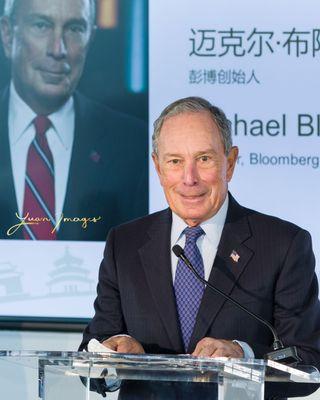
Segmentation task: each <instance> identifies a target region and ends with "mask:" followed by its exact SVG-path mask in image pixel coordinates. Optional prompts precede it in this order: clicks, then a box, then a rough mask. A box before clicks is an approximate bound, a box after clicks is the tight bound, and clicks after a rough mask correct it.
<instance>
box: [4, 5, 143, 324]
mask: <svg viewBox="0 0 320 400" xmlns="http://www.w3.org/2000/svg"><path fill="white" fill-rule="evenodd" d="M95 4H96V7H95V8H94V5H95ZM0 13H1V15H4V17H3V19H2V23H1V38H2V46H0V48H1V50H0V70H1V73H0V153H1V154H0V192H1V195H0V319H2V320H4V321H8V320H28V321H30V319H31V320H32V321H43V319H50V321H52V320H53V321H66V322H72V321H79V320H82V319H87V318H90V317H91V316H92V314H93V301H94V298H95V295H96V285H97V280H98V269H99V264H100V262H101V260H102V257H103V249H104V243H105V240H106V236H107V233H108V231H109V229H110V228H111V227H112V226H114V225H118V224H120V223H124V222H126V221H128V220H131V219H133V218H137V217H140V216H142V215H145V214H147V213H148V124H147V122H148V87H147V84H148V81H147V80H148V75H147V73H148V60H147V39H148V36H147V24H148V19H147V2H146V1H144V0H141V1H131V0H121V1H120V0H107V1H106V0H98V1H96V2H95V1H93V0H87V1H79V0H70V1H69V0H68V1H65V0H43V1H41V2H39V1H37V2H35V1H33V0H24V1H22V2H20V1H19V2H18V1H16V2H15V1H4V0H1V1H0Z"/></svg>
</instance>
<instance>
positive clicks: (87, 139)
mask: <svg viewBox="0 0 320 400" xmlns="http://www.w3.org/2000/svg"><path fill="white" fill-rule="evenodd" d="M8 94H9V90H8V89H5V90H4V91H3V92H2V93H1V95H0V146H1V147H0V191H1V193H2V194H1V198H0V210H1V214H0V220H1V222H0V238H1V239H22V237H23V236H22V230H21V229H20V230H19V231H18V232H17V233H16V234H14V235H12V236H7V230H8V228H9V227H10V226H12V225H14V224H17V223H18V222H19V221H18V220H17V217H16V216H15V213H16V212H18V207H17V200H16V195H15V190H14V181H13V174H12V166H11V160H10V149H9V139H8ZM74 107H75V131H74V143H73V149H72V156H71V163H70V169H69V175H68V182H67V190H66V196H65V201H64V206H63V214H64V216H65V217H67V218H73V217H79V218H80V217H87V218H89V217H101V220H100V221H98V222H97V223H89V224H88V227H87V228H86V229H84V228H83V227H82V226H81V223H72V222H66V223H61V225H60V229H59V231H58V234H57V239H62V240H95V241H104V240H105V238H106V235H107V232H108V230H109V229H110V228H111V227H112V226H115V225H118V224H119V223H123V222H125V221H128V220H131V219H133V218H137V217H139V216H142V215H145V214H146V213H147V211H148V172H147V171H148V165H147V162H148V161H147V147H148V136H147V125H146V124H145V123H144V122H142V121H140V120H138V119H137V118H134V117H131V116H128V115H125V114H122V113H119V112H116V111H113V110H111V109H109V108H107V107H105V106H102V105H100V104H97V103H95V102H93V101H91V100H89V99H88V98H86V97H84V96H83V95H81V94H79V93H76V94H75V95H74Z"/></svg>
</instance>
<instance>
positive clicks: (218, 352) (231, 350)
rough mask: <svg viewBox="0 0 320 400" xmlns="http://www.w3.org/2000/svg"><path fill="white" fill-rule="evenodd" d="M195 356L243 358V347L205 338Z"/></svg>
mask: <svg viewBox="0 0 320 400" xmlns="http://www.w3.org/2000/svg"><path fill="white" fill-rule="evenodd" d="M192 355H193V356H197V357H231V358H243V356H244V354H243V350H242V347H241V346H240V345H239V344H238V343H234V342H232V341H231V340H224V339H213V338H210V337H205V338H203V339H201V340H200V341H199V342H198V344H197V346H196V348H195V350H194V352H193V353H192Z"/></svg>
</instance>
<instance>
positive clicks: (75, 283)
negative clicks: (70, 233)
mask: <svg viewBox="0 0 320 400" xmlns="http://www.w3.org/2000/svg"><path fill="white" fill-rule="evenodd" d="M89 274H90V270H89V269H86V268H84V266H83V260H82V259H81V258H77V257H74V256H73V255H71V254H70V251H69V248H68V247H66V250H65V253H64V255H63V257H62V258H60V259H58V260H56V261H55V262H54V269H53V270H52V271H51V272H50V273H49V276H50V280H49V281H48V282H47V286H48V288H49V296H81V295H84V294H88V293H92V292H93V283H94V281H93V280H92V279H89Z"/></svg>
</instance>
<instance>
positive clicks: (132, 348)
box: [102, 335, 145, 354]
mask: <svg viewBox="0 0 320 400" xmlns="http://www.w3.org/2000/svg"><path fill="white" fill-rule="evenodd" d="M102 344H103V345H104V346H106V347H108V348H109V349H111V350H114V351H116V352H118V353H130V354H144V353H145V351H144V349H143V347H142V345H141V344H140V343H139V342H138V341H137V340H136V339H134V338H133V337H131V336H127V335H116V336H111V337H110V338H109V339H107V340H104V341H103V342H102Z"/></svg>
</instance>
